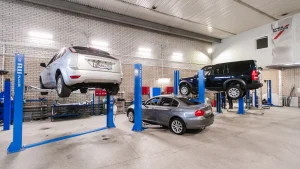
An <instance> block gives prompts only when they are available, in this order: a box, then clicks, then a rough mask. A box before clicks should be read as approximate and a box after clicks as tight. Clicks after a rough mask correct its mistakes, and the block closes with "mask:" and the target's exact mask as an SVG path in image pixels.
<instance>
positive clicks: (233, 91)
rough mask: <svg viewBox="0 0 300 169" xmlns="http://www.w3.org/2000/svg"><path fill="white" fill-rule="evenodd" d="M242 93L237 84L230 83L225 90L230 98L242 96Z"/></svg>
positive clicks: (234, 98)
mask: <svg viewBox="0 0 300 169" xmlns="http://www.w3.org/2000/svg"><path fill="white" fill-rule="evenodd" d="M243 93H244V92H243V91H242V89H241V88H240V87H239V86H237V85H230V86H229V87H228V89H227V91H226V94H227V96H228V97H230V98H231V99H232V100H237V99H239V98H241V97H243Z"/></svg>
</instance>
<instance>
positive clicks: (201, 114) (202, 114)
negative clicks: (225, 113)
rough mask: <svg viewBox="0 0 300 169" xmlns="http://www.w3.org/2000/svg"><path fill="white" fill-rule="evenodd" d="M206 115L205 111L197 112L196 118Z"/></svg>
mask: <svg viewBox="0 0 300 169" xmlns="http://www.w3.org/2000/svg"><path fill="white" fill-rule="evenodd" d="M204 114H205V111H203V110H197V111H196V112H195V116H196V117H199V116H204Z"/></svg>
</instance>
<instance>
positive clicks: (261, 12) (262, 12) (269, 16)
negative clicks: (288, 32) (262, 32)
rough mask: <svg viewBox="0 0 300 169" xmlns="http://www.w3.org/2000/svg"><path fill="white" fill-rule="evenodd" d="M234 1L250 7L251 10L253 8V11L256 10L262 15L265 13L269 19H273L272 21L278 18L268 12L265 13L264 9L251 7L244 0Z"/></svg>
mask: <svg viewBox="0 0 300 169" xmlns="http://www.w3.org/2000/svg"><path fill="white" fill-rule="evenodd" d="M234 1H235V2H237V3H239V4H241V5H243V6H245V7H247V8H250V9H252V10H254V11H256V12H258V13H260V14H262V15H265V16H266V17H268V18H271V19H273V20H274V21H277V20H278V19H277V18H275V17H273V16H272V15H269V14H267V13H265V12H264V11H261V10H259V9H257V8H255V7H253V6H251V5H249V4H247V3H246V2H244V1H242V0H234Z"/></svg>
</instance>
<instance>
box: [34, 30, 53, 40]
mask: <svg viewBox="0 0 300 169" xmlns="http://www.w3.org/2000/svg"><path fill="white" fill-rule="evenodd" d="M29 36H31V37H35V38H42V39H52V38H53V35H51V34H50V33H45V32H36V31H30V32H29Z"/></svg>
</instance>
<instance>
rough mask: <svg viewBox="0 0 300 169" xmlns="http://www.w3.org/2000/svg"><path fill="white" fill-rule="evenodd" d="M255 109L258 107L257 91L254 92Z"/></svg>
mask: <svg viewBox="0 0 300 169" xmlns="http://www.w3.org/2000/svg"><path fill="white" fill-rule="evenodd" d="M253 97H254V105H253V106H254V107H258V102H257V101H258V98H257V89H255V90H254V96H253Z"/></svg>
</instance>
